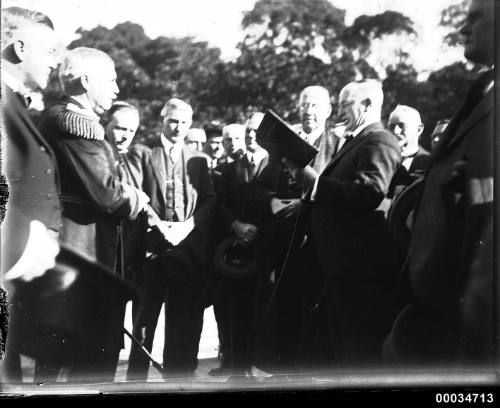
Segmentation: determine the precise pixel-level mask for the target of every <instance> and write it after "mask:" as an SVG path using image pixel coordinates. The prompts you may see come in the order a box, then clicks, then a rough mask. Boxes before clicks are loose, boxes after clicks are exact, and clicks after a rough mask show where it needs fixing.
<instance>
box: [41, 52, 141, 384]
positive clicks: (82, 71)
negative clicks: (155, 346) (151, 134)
mask: <svg viewBox="0 0 500 408" xmlns="http://www.w3.org/2000/svg"><path fill="white" fill-rule="evenodd" d="M59 78H60V81H61V85H62V88H63V92H64V95H63V97H62V98H61V99H60V101H59V103H58V104H56V105H55V106H53V107H52V108H50V109H49V110H48V111H47V112H46V114H45V116H44V118H42V121H41V124H40V129H41V131H42V132H43V134H44V135H46V137H47V140H48V142H49V143H50V145H51V147H52V149H53V150H54V152H55V153H56V159H57V163H58V168H59V170H60V181H61V200H62V202H63V204H64V209H63V214H62V229H61V234H60V236H59V239H60V242H61V243H63V244H65V245H66V246H67V247H69V248H71V249H72V250H73V251H75V252H77V253H78V254H81V255H83V256H86V257H87V258H89V259H90V260H92V261H94V262H99V263H100V264H102V265H105V266H107V267H108V268H109V269H110V270H112V271H114V272H115V273H116V275H118V276H119V277H120V278H122V279H123V278H124V273H123V271H122V270H121V269H118V268H116V267H117V265H118V264H119V262H118V258H119V256H118V251H117V248H119V247H120V245H121V242H120V238H121V237H120V233H119V232H120V228H121V222H122V220H127V219H135V218H137V216H138V214H139V213H140V212H142V211H143V210H145V209H146V208H147V203H148V201H149V198H148V197H147V196H146V194H144V193H143V192H142V191H140V190H139V189H138V188H135V187H133V186H131V185H129V184H126V183H124V182H122V181H121V179H120V174H119V170H118V167H117V163H116V162H115V158H114V151H113V146H112V145H111V144H110V143H109V142H108V141H107V140H106V139H105V137H104V136H105V130H104V128H103V127H102V126H101V124H100V123H99V121H100V116H99V115H101V114H103V113H104V112H106V111H107V110H108V109H109V108H110V107H111V105H112V101H113V99H115V98H116V94H117V93H118V87H117V85H116V72H115V67H114V63H113V61H112V60H111V58H110V57H109V56H108V55H107V54H105V53H104V52H102V51H100V50H97V49H93V48H86V47H78V48H75V49H72V50H70V51H68V52H67V53H66V55H65V58H64V60H63V62H62V64H61V67H60V70H59ZM110 299H111V297H110ZM104 309H105V311H103V312H102V318H103V320H104V319H105V318H106V316H109V323H108V324H107V327H106V328H105V329H102V330H105V333H106V334H105V335H104V339H105V340H104V341H103V342H102V343H101V342H96V343H93V342H92V340H93V336H89V338H87V339H85V340H83V339H82V338H81V337H80V338H75V339H73V340H72V341H74V342H75V344H76V345H77V346H75V347H78V348H80V349H81V350H82V352H81V353H77V354H76V353H69V354H70V356H69V359H68V360H67V361H63V362H62V363H59V362H58V361H57V358H58V357H59V356H58V355H56V353H54V355H52V356H51V358H50V359H49V360H48V361H47V367H48V370H49V369H51V368H54V369H55V368H56V366H57V365H59V364H61V365H63V366H65V365H66V364H68V365H70V366H71V369H70V374H69V379H70V380H77V381H80V380H89V379H90V380H97V379H99V380H102V381H113V379H114V374H115V371H116V366H117V364H118V356H119V351H120V349H121V347H122V346H123V318H124V315H125V303H121V304H120V306H111V305H108V307H105V308H104ZM96 327H97V322H96ZM89 333H92V327H89ZM63 339H64V341H63V343H64V342H66V343H69V340H68V339H66V338H63ZM80 342H81V344H80ZM52 359H54V360H55V361H52ZM46 378H47V379H51V377H50V375H49V374H48V373H47V377H46ZM52 379H53V380H54V378H52Z"/></svg>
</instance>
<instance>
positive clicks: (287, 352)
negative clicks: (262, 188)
mask: <svg viewBox="0 0 500 408" xmlns="http://www.w3.org/2000/svg"><path fill="white" fill-rule="evenodd" d="M294 229H295V232H293V231H294ZM292 236H293V238H294V239H293V240H292V242H291V238H292ZM304 236H305V231H304V229H303V225H300V223H299V224H296V223H295V220H293V219H292V220H289V219H275V220H273V221H272V222H271V223H269V224H267V226H266V227H265V229H264V230H263V233H262V240H261V242H260V247H259V253H258V260H257V262H258V277H257V290H256V312H255V320H254V333H255V337H254V348H253V362H254V364H255V365H256V366H257V367H258V368H261V369H263V370H265V371H270V372H281V373H283V372H294V371H296V370H298V369H300V368H301V367H302V366H303V364H304V361H305V360H308V359H309V357H308V355H307V353H308V352H309V351H310V350H311V348H310V347H309V346H310V342H311V341H312V340H311V339H312V338H313V337H314V336H315V333H314V332H313V330H314V329H315V326H314V325H313V324H312V321H311V319H312V317H311V316H312V315H311V313H310V312H309V310H310V309H312V306H311V305H310V304H311V303H312V302H313V299H314V298H315V297H314V294H315V288H316V286H317V283H316V281H315V279H313V278H312V275H314V274H315V273H316V267H315V264H314V263H312V262H311V260H310V259H309V256H308V252H307V251H306V249H305V248H307V246H306V247H304V246H303V245H302V244H303V243H304ZM289 250H290V251H289ZM287 255H288V257H287Z"/></svg>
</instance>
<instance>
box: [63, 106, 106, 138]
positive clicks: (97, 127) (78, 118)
mask: <svg viewBox="0 0 500 408" xmlns="http://www.w3.org/2000/svg"><path fill="white" fill-rule="evenodd" d="M55 119H56V122H57V125H58V126H59V128H60V129H61V130H62V131H63V132H65V133H69V134H71V135H73V136H77V137H81V138H84V139H88V140H104V128H103V127H102V126H101V124H100V123H99V121H98V120H97V119H94V118H91V117H88V116H86V115H82V114H80V113H77V112H73V111H71V110H66V109H64V110H62V111H60V112H57V113H56V116H55Z"/></svg>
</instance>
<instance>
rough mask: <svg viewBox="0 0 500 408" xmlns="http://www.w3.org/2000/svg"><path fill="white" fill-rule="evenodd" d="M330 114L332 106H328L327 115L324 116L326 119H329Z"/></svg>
mask: <svg viewBox="0 0 500 408" xmlns="http://www.w3.org/2000/svg"><path fill="white" fill-rule="evenodd" d="M331 114H332V105H331V104H328V114H327V115H326V117H327V119H328V118H329V117H330V115H331Z"/></svg>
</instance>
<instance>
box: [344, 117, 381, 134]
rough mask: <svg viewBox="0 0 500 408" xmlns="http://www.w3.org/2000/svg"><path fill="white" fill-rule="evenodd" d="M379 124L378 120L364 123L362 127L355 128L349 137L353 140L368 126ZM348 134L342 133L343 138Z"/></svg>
mask: <svg viewBox="0 0 500 408" xmlns="http://www.w3.org/2000/svg"><path fill="white" fill-rule="evenodd" d="M377 122H379V121H378V120H372V121H371V122H366V123H364V124H363V125H361V126H359V127H358V128H356V130H355V131H354V132H352V133H351V136H352V137H353V138H354V137H356V136H357V135H359V134H360V133H361V132H362V131H363V130H365V129H366V128H367V127H368V126H370V125H373V124H374V123H377ZM347 134H348V133H344V136H343V137H345V136H346V135H347Z"/></svg>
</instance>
